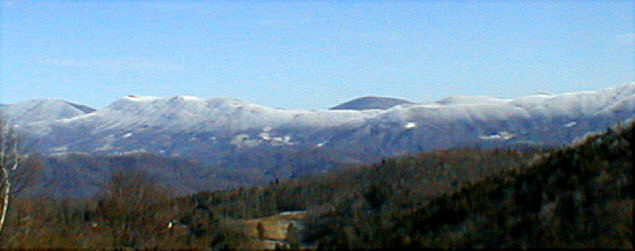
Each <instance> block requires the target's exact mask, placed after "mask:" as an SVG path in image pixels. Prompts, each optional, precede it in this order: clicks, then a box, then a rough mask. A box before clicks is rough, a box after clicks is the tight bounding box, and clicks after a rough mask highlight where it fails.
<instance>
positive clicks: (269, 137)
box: [258, 132, 271, 141]
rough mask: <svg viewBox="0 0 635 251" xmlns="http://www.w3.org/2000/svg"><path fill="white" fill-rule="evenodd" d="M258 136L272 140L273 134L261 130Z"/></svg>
mask: <svg viewBox="0 0 635 251" xmlns="http://www.w3.org/2000/svg"><path fill="white" fill-rule="evenodd" d="M258 137H260V138H261V139H263V140H265V141H269V140H271V135H269V133H267V132H261V133H260V134H258Z"/></svg>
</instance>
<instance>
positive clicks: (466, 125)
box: [6, 83, 635, 166]
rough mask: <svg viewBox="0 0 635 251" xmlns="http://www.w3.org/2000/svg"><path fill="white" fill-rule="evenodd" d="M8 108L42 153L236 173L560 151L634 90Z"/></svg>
mask: <svg viewBox="0 0 635 251" xmlns="http://www.w3.org/2000/svg"><path fill="white" fill-rule="evenodd" d="M16 105H17V104H16ZM16 105H11V106H10V107H9V109H6V110H8V111H10V112H9V114H19V116H18V117H17V118H19V119H16V117H14V119H15V121H17V122H18V123H19V125H20V128H22V129H24V130H25V132H28V133H29V134H30V135H32V137H33V138H34V139H35V140H37V144H36V145H37V146H38V147H39V149H38V150H40V151H42V152H43V153H47V154H64V153H70V152H81V153H93V154H124V153H130V152H150V153H156V154H160V155H165V156H182V157H188V158H194V159H198V160H205V161H210V162H211V163H216V164H218V163H229V165H235V166H241V165H243V166H244V165H245V162H246V161H250V159H251V157H250V156H256V155H258V156H260V155H262V154H263V153H272V154H273V153H277V154H279V153H284V152H286V151H294V152H296V153H297V152H298V151H314V150H316V149H317V150H320V151H330V152H334V153H339V154H340V155H341V156H342V158H343V161H345V162H364V161H369V160H376V159H377V158H381V157H386V156H393V155H398V154H405V153H414V152H421V151H429V150H435V149H440V148H449V147H458V146H486V147H487V146H504V145H525V146H536V145H538V146H540V145H551V144H566V143H569V142H571V141H572V140H573V139H575V138H576V137H580V136H582V135H584V134H585V133H588V132H590V131H598V130H603V129H605V128H606V127H607V126H609V125H611V124H613V123H616V122H619V121H623V120H625V119H629V118H632V117H634V116H635V83H632V84H628V85H624V86H621V87H617V88H610V89H605V90H598V91H587V92H576V93H566V94H559V95H551V94H538V95H532V96H527V97H521V98H516V99H499V98H492V97H483V96H456V97H450V98H446V99H443V100H440V101H437V102H431V103H414V104H408V103H401V104H399V105H397V106H393V107H391V108H388V109H370V110H351V109H345V110H339V109H338V110H285V109H275V108H270V107H265V106H261V105H257V104H253V103H249V102H246V101H243V100H239V99H233V98H212V99H203V98H197V97H192V96H176V97H172V98H158V97H143V96H127V97H124V98H122V99H120V100H118V101H116V102H114V103H112V104H111V105H109V106H107V107H105V108H103V109H100V110H97V111H94V112H88V113H87V112H85V111H83V110H81V109H78V110H76V113H75V116H72V115H68V116H65V117H60V115H55V116H53V115H51V116H52V117H50V118H49V117H46V116H44V114H47V113H46V112H44V113H43V112H39V111H38V109H23V110H22V111H23V112H21V113H20V112H18V113H16V112H15V111H13V110H11V109H17V108H13V107H14V106H16ZM22 106H24V105H22ZM16 107H17V106H16ZM31 107H34V106H31ZM52 107H53V106H52ZM56 109H57V108H56ZM32 111H33V113H32ZM51 114H54V113H53V112H51ZM14 116H15V115H14ZM56 116H58V117H56ZM58 118H62V119H58ZM344 159H345V160H344Z"/></svg>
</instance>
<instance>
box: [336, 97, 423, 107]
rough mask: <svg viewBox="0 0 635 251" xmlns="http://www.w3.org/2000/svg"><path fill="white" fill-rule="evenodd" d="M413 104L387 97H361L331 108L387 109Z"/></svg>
mask: <svg viewBox="0 0 635 251" xmlns="http://www.w3.org/2000/svg"><path fill="white" fill-rule="evenodd" d="M403 104H413V103H412V102H410V101H407V100H403V99H396V98H387V97H361V98H356V99H353V100H351V101H348V102H346V103H343V104H340V105H338V106H335V107H333V108H331V110H369V109H389V108H392V107H393V106H396V105H403Z"/></svg>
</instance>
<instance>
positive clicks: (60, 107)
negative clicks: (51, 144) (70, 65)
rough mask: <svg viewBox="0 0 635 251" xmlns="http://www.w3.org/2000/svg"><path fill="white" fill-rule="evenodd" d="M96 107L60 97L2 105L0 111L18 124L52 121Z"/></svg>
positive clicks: (70, 116)
mask: <svg viewBox="0 0 635 251" xmlns="http://www.w3.org/2000/svg"><path fill="white" fill-rule="evenodd" d="M93 111H95V109H93V108H90V107H88V106H84V105H78V104H74V103H69V102H66V101H63V100H58V99H36V100H29V101H24V102H19V103H15V104H11V105H2V106H0V113H3V114H4V115H5V116H7V117H9V118H10V119H11V120H12V121H13V122H14V123H16V124H27V123H31V122H36V121H52V120H57V119H64V118H72V117H76V116H79V115H83V114H87V113H91V112H93Z"/></svg>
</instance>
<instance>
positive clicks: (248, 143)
mask: <svg viewBox="0 0 635 251" xmlns="http://www.w3.org/2000/svg"><path fill="white" fill-rule="evenodd" d="M229 143H230V144H232V145H234V146H236V147H238V148H244V147H247V148H249V147H254V146H257V145H259V144H260V141H259V140H254V139H249V135H247V134H238V135H236V136H234V138H233V139H232V140H231V141H230V142H229Z"/></svg>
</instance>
